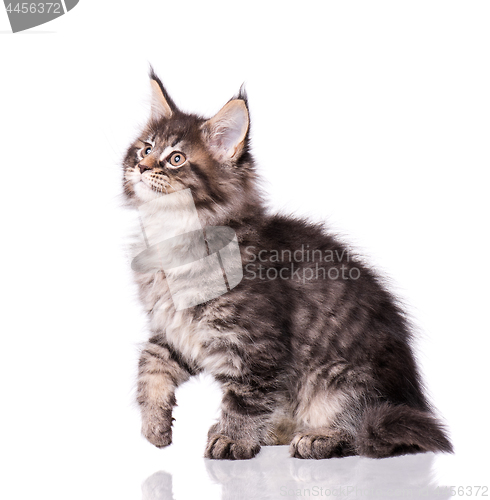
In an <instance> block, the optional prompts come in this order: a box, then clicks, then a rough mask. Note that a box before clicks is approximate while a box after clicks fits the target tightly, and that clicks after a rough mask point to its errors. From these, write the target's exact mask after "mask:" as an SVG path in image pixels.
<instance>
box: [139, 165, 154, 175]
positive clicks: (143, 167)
mask: <svg viewBox="0 0 490 500" xmlns="http://www.w3.org/2000/svg"><path fill="white" fill-rule="evenodd" d="M138 167H139V169H140V172H141V173H143V172H144V171H145V170H151V167H147V166H146V165H142V164H141V163H138Z"/></svg>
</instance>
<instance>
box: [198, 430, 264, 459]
mask: <svg viewBox="0 0 490 500" xmlns="http://www.w3.org/2000/svg"><path fill="white" fill-rule="evenodd" d="M259 451H260V445H259V444H256V443H250V442H247V441H244V440H241V439H239V440H233V439H230V438H229V437H227V436H223V435H222V434H214V435H211V436H209V439H208V445H207V447H206V452H205V453H204V456H205V458H214V459H218V460H247V459H249V458H253V457H255V455H257V453H258V452H259Z"/></svg>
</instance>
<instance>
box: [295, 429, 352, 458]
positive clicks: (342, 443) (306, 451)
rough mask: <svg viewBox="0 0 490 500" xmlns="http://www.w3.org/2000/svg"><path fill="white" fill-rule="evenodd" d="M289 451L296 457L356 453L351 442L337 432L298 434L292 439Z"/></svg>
mask: <svg viewBox="0 0 490 500" xmlns="http://www.w3.org/2000/svg"><path fill="white" fill-rule="evenodd" d="M289 453H290V454H291V456H292V457H294V458H313V459H322V458H339V457H348V456H352V455H355V454H356V453H355V451H354V449H353V447H352V446H351V444H350V443H349V442H348V441H347V440H346V439H345V438H344V437H343V436H338V435H335V434H332V435H322V434H313V433H311V434H308V433H306V434H296V436H294V439H293V440H292V441H291V445H290V447H289Z"/></svg>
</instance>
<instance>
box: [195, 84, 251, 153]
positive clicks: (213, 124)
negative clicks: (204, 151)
mask: <svg viewBox="0 0 490 500" xmlns="http://www.w3.org/2000/svg"><path fill="white" fill-rule="evenodd" d="M240 92H241V89H240ZM249 123H250V121H249V116H248V109H247V104H246V101H245V100H244V99H242V98H239V99H232V100H231V101H229V102H228V103H227V104H225V105H224V106H223V108H221V110H220V111H219V112H218V113H217V114H216V115H215V116H214V117H213V118H211V119H210V120H208V121H207V122H206V123H205V128H206V130H207V133H208V143H209V145H210V147H211V149H212V150H213V151H214V153H215V154H216V156H217V157H218V158H219V159H231V158H233V157H234V156H236V154H237V153H238V152H239V151H241V149H242V147H243V145H244V142H245V138H246V136H247V132H248V128H249Z"/></svg>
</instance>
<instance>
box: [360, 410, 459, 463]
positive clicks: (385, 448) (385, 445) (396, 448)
mask: <svg viewBox="0 0 490 500" xmlns="http://www.w3.org/2000/svg"><path fill="white" fill-rule="evenodd" d="M356 448H357V452H358V453H359V455H364V456H366V457H372V458H384V457H392V456H396V455H404V454H406V453H420V452H426V451H433V452H436V451H443V452H446V453H452V452H453V447H452V445H451V442H450V441H449V439H448V438H447V436H446V431H445V429H444V427H443V425H442V424H441V423H440V422H438V421H437V420H436V418H435V417H434V416H433V415H431V414H430V413H429V412H428V411H426V410H420V409H417V408H411V407H409V406H405V405H393V404H390V403H382V404H380V405H378V406H371V407H369V408H367V409H366V410H365V412H364V414H363V417H362V420H361V426H360V429H359V431H358V434H357V437H356Z"/></svg>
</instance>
